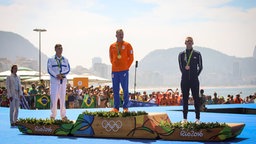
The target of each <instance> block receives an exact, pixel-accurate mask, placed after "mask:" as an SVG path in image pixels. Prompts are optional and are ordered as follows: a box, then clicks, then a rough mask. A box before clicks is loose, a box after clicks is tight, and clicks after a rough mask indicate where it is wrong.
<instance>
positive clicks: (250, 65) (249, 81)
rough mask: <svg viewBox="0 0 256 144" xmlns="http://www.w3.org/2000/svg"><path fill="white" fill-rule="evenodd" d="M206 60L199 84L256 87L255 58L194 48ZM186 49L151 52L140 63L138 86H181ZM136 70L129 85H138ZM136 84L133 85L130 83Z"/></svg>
mask: <svg viewBox="0 0 256 144" xmlns="http://www.w3.org/2000/svg"><path fill="white" fill-rule="evenodd" d="M194 49H195V50H198V51H200V53H201V55H202V59H203V71H202V73H201V74H200V83H201V85H204V86H220V85H221V86H235V85H236V86H237V85H255V84H256V73H255V71H256V58H255V57H248V58H238V57H234V56H228V55H226V54H223V53H221V52H218V51H216V50H213V49H210V48H204V47H194ZM184 50H185V48H184V47H176V48H169V49H160V50H155V51H152V52H150V53H149V54H148V55H146V56H145V57H144V58H143V59H142V60H141V61H139V62H138V68H137V69H136V86H137V87H142V86H143V87H152V86H154V87H155V86H160V87H171V86H179V84H180V77H181V73H180V70H179V66H178V55H179V53H180V52H181V51H184ZM134 76H135V69H134V67H132V68H131V70H130V77H132V78H131V79H130V86H132V87H133V84H134V82H135V77H134ZM131 82H133V83H131Z"/></svg>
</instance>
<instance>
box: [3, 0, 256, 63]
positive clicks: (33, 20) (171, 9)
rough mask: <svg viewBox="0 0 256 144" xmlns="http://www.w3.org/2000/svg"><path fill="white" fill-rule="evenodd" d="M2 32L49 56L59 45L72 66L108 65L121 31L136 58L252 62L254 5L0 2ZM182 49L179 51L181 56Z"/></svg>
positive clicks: (215, 1) (210, 0)
mask: <svg viewBox="0 0 256 144" xmlns="http://www.w3.org/2000/svg"><path fill="white" fill-rule="evenodd" d="M0 19H1V22H0V31H9V32H14V33H17V34H19V35H21V36H23V37H24V38H26V39H27V40H29V41H30V42H31V43H32V44H33V45H34V46H35V47H37V48H38V47H39V33H38V32H35V31H33V29H35V28H40V29H46V30H47V31H46V32H42V33H41V51H42V52H43V53H45V54H46V55H47V56H49V57H51V56H53V55H54V54H55V51H54V45H55V44H57V43H60V44H62V46H63V56H65V57H66V58H68V59H69V62H70V65H71V67H75V66H78V65H81V66H83V67H86V68H90V67H91V65H92V58H95V57H100V58H101V59H102V62H103V63H106V64H110V61H109V46H110V44H112V43H113V42H115V41H116V37H115V31H116V30H117V29H120V28H121V29H123V30H124V40H125V41H127V42H129V43H131V45H132V47H133V49H134V59H135V60H138V61H140V60H141V59H142V58H143V57H145V56H146V55H147V54H149V53H150V52H152V51H154V50H157V49H168V48H174V47H184V46H185V44H184V39H185V38H186V37H187V36H192V37H193V38H194V45H195V46H200V47H207V48H211V49H215V50H217V51H220V52H223V53H225V54H227V55H230V56H236V57H251V56H252V55H253V50H254V48H255V46H256V35H255V34H256V1H255V0H0ZM182 50H183V49H181V51H182Z"/></svg>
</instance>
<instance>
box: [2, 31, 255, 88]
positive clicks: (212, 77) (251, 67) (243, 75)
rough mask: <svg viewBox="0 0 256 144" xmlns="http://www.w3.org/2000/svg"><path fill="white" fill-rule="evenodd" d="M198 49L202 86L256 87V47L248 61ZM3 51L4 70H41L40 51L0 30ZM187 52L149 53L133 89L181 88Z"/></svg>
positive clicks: (80, 70)
mask: <svg viewBox="0 0 256 144" xmlns="http://www.w3.org/2000/svg"><path fill="white" fill-rule="evenodd" d="M194 49H195V50H198V51H200V52H201V54H202V58H203V71H202V73H201V74H200V77H199V78H200V83H201V85H203V86H235V85H256V73H255V71H256V47H255V49H254V53H253V57H247V58H239V57H234V56H228V55H226V54H224V53H221V52H219V51H216V50H213V49H210V48H205V47H194ZM0 50H1V53H0V71H5V70H9V69H10V67H11V65H12V64H14V63H15V64H18V65H19V66H23V67H29V68H31V69H33V70H38V54H39V52H38V49H37V48H36V47H35V46H33V44H31V43H30V42H29V40H27V39H25V38H23V37H22V36H20V35H18V34H15V33H12V32H4V31H0ZM183 50H185V48H184V47H175V48H168V49H158V50H155V51H152V52H150V53H148V54H147V55H146V56H145V57H144V58H143V59H141V60H140V61H139V62H138V67H137V68H136V71H135V68H134V65H133V66H132V67H131V69H130V87H131V88H132V87H133V86H134V83H135V80H136V87H137V88H145V87H173V86H179V84H180V77H181V74H180V70H179V66H178V54H179V53H180V52H181V51H183ZM41 62H42V70H43V71H44V72H45V71H46V62H47V56H46V55H45V54H43V53H42V61H41ZM134 63H135V62H134ZM104 67H106V66H104ZM107 67H110V66H107ZM107 69H108V68H107ZM71 71H72V72H73V73H77V74H80V73H85V72H91V71H90V70H88V69H86V68H83V67H81V66H77V67H76V68H72V70H71ZM106 71H108V70H106V68H103V67H101V66H99V65H98V66H97V68H96V69H95V70H94V71H93V73H95V74H96V73H103V75H98V76H101V77H104V76H105V75H106V73H108V74H109V77H105V78H108V79H111V76H110V72H106ZM135 72H136V77H135Z"/></svg>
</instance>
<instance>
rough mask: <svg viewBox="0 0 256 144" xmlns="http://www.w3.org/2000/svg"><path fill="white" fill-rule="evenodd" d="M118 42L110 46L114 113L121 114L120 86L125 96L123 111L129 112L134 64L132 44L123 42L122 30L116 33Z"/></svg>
mask: <svg viewBox="0 0 256 144" xmlns="http://www.w3.org/2000/svg"><path fill="white" fill-rule="evenodd" d="M116 38H117V41H116V42H115V43H113V44H111V45H110V48H109V57H110V62H111V64H112V84H113V91H114V108H113V109H112V110H111V111H113V112H119V107H120V94H119V92H120V84H121V86H122V90H123V94H124V102H123V111H124V112H128V102H129V68H130V66H131V64H132V62H133V49H132V46H131V44H130V43H128V42H126V41H124V40H123V38H124V32H123V30H122V29H118V30H117V31H116Z"/></svg>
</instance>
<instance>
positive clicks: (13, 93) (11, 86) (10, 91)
mask: <svg viewBox="0 0 256 144" xmlns="http://www.w3.org/2000/svg"><path fill="white" fill-rule="evenodd" d="M16 78H17V80H16ZM16 82H17V84H15V83H16ZM16 86H18V88H17V87H16ZM6 88H7V97H8V98H10V97H12V98H13V99H19V97H20V96H22V95H23V91H22V89H21V81H20V77H19V76H18V75H17V77H16V76H15V75H14V74H11V75H10V76H7V78H6ZM17 90H18V94H19V95H17Z"/></svg>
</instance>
